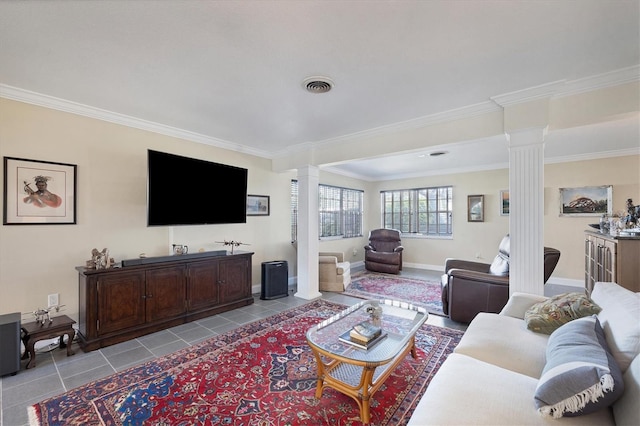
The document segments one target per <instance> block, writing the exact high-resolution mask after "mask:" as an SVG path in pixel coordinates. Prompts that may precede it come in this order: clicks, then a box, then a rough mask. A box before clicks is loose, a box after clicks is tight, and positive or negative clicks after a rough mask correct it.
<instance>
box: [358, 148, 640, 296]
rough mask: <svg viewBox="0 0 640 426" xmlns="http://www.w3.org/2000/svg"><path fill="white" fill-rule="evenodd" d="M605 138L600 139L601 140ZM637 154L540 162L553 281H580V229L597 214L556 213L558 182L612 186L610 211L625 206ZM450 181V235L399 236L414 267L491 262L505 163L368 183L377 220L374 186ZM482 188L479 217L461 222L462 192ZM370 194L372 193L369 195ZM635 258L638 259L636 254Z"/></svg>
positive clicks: (634, 184) (637, 177)
mask: <svg viewBox="0 0 640 426" xmlns="http://www.w3.org/2000/svg"><path fill="white" fill-rule="evenodd" d="M603 143H606V141H603ZM639 171H640V156H638V155H630V156H624V157H612V158H606V159H598V160H589V161H575V162H569V163H561V164H548V165H546V166H545V190H544V193H545V206H544V227H545V238H544V244H545V245H547V246H550V247H555V248H558V249H559V250H560V251H561V252H562V254H561V257H560V262H559V263H558V266H557V267H556V270H555V271H554V275H553V277H552V280H551V281H553V282H558V283H562V284H568V285H582V282H583V279H584V232H583V231H584V230H585V229H587V228H588V224H589V223H597V222H598V220H599V218H598V217H574V216H560V214H559V212H560V206H559V199H560V197H559V188H571V187H582V186H600V185H612V186H613V211H614V212H616V211H621V210H624V209H625V205H626V201H627V199H628V198H632V199H633V200H634V203H635V204H640V172H639ZM441 185H453V191H454V192H453V194H454V206H453V211H454V216H453V238H452V239H431V238H427V239H418V238H415V239H411V238H404V240H403V243H402V245H403V246H404V247H405V251H404V254H403V256H404V257H403V260H404V261H405V262H406V263H407V264H409V265H411V266H417V267H429V268H439V269H441V268H442V266H443V265H444V260H445V259H446V258H447V257H458V258H464V259H470V260H473V259H476V256H477V255H480V258H479V259H478V260H479V261H483V262H491V261H492V260H493V257H494V256H495V254H496V250H497V247H498V244H499V243H500V239H501V238H502V236H504V235H505V234H506V233H508V232H509V222H508V221H509V217H508V216H501V215H500V210H499V209H500V191H501V190H504V189H508V187H509V173H508V170H507V169H503V170H493V171H484V172H474V173H463V174H452V175H441V176H431V177H423V178H414V179H405V180H396V181H390V182H380V183H377V184H375V185H373V187H372V192H374V193H375V194H370V197H369V198H368V200H369V203H368V205H367V207H368V210H369V212H372V213H371V214H370V215H369V222H370V223H371V224H372V227H375V226H379V225H380V223H381V218H380V214H379V206H380V199H379V197H378V196H377V195H378V194H379V192H380V191H383V190H392V189H406V188H418V187H425V186H441ZM475 194H483V195H484V197H485V221H484V222H481V223H479V222H467V216H466V214H467V195H475ZM374 195H376V196H374ZM639 261H640V260H639Z"/></svg>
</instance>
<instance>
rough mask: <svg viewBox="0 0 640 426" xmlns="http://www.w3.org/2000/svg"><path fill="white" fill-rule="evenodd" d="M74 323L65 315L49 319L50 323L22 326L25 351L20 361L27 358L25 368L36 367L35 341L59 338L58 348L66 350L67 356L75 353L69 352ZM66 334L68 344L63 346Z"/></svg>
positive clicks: (33, 323)
mask: <svg viewBox="0 0 640 426" xmlns="http://www.w3.org/2000/svg"><path fill="white" fill-rule="evenodd" d="M75 323H76V322H75V321H74V320H72V319H71V318H69V317H68V316H66V315H61V316H59V317H53V318H51V322H46V323H44V324H41V323H39V322H35V321H34V322H29V323H27V324H22V332H23V333H24V334H23V336H22V343H24V347H25V351H24V355H22V359H27V357H29V358H30V359H29V362H28V363H27V367H26V368H32V367H35V366H36V351H35V349H34V346H35V344H36V342H37V341H39V340H44V339H53V338H54V337H59V338H60V348H64V347H65V346H66V348H67V356H71V355H73V354H74V353H75V352H74V351H73V350H71V342H73V338H74V337H75V335H76V330H75V329H74V328H73V324H75ZM65 334H67V335H68V336H69V343H68V344H67V345H65V343H64V340H63V337H64V335H65Z"/></svg>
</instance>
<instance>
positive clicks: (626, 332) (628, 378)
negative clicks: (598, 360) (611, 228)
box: [409, 283, 640, 426]
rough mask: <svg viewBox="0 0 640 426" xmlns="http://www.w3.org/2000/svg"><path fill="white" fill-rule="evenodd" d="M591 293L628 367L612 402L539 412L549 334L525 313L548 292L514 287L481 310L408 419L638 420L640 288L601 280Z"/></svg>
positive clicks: (423, 425) (420, 425) (619, 360)
mask: <svg viewBox="0 0 640 426" xmlns="http://www.w3.org/2000/svg"><path fill="white" fill-rule="evenodd" d="M591 299H592V300H593V302H595V303H596V304H597V305H599V306H600V307H601V308H602V310H601V311H600V312H599V313H598V315H597V316H598V320H599V322H600V324H601V325H602V330H603V331H604V338H605V339H606V342H607V345H608V346H609V348H610V351H611V354H612V355H613V357H614V358H615V361H616V362H615V363H616V364H617V365H618V366H619V367H620V370H621V372H622V374H623V375H622V379H623V381H624V392H623V393H622V396H621V397H620V398H619V399H617V400H616V401H615V402H614V403H613V405H612V406H611V407H609V408H599V409H598V411H596V412H593V413H590V414H584V415H580V416H577V417H562V418H559V419H553V418H549V417H544V416H543V415H542V414H540V413H539V412H538V410H537V407H536V404H535V402H534V394H535V393H536V388H537V387H538V383H539V381H541V380H540V378H541V376H542V373H543V369H545V364H546V363H547V355H546V351H547V343H548V341H549V338H550V336H549V335H546V334H540V333H535V332H533V331H530V330H528V329H527V326H526V323H525V321H524V319H523V318H524V314H525V312H526V311H527V309H529V308H530V307H531V306H532V305H533V304H535V303H538V302H540V301H542V300H545V298H544V297H541V296H534V295H530V294H524V293H515V294H513V295H512V296H511V297H510V299H509V301H508V302H507V305H506V306H505V307H504V309H503V310H502V311H501V312H500V313H499V314H490V313H480V314H479V315H478V316H477V317H476V318H475V319H474V320H473V321H472V322H471V324H470V325H469V327H468V329H467V331H466V333H465V334H464V336H463V337H462V340H461V341H460V344H459V345H458V346H457V347H456V349H455V351H454V353H453V354H451V355H450V356H449V357H448V358H447V359H446V361H445V362H444V363H443V365H442V367H441V368H440V370H439V371H438V372H437V373H436V375H435V376H434V378H433V379H432V381H431V383H430V384H429V387H428V388H427V390H426V392H425V394H424V395H423V396H422V398H421V399H420V401H419V403H418V405H417V407H416V410H415V412H414V413H413V415H412V417H411V419H410V421H409V425H414V426H427V425H492V426H493V425H554V424H555V425H598V426H603V425H614V424H617V425H636V426H637V425H640V355H638V354H639V353H640V293H633V292H631V291H629V290H627V289H625V288H623V287H621V286H619V285H617V284H615V283H596V285H595V288H594V291H593V292H592V294H591ZM589 319H590V320H591V321H595V320H594V319H593V317H591V318H589ZM574 321H577V320H574ZM572 322H573V321H572ZM549 346H552V345H551V344H550V345H549ZM541 382H542V381H541ZM618 389H619V388H618Z"/></svg>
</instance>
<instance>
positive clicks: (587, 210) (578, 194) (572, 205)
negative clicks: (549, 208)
mask: <svg viewBox="0 0 640 426" xmlns="http://www.w3.org/2000/svg"><path fill="white" fill-rule="evenodd" d="M612 197H613V186H611V185H604V186H583V187H581V188H560V203H559V204H560V216H602V215H603V214H608V215H610V214H612V210H613V206H612Z"/></svg>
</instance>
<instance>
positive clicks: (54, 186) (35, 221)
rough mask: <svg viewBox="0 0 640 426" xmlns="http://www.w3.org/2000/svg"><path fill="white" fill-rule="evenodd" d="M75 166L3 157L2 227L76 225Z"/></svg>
mask: <svg viewBox="0 0 640 426" xmlns="http://www.w3.org/2000/svg"><path fill="white" fill-rule="evenodd" d="M76 169H77V166H76V165H75V164H64V163H54V162H51V161H38V160H27V159H25V158H13V157H4V214H3V224H4V225H43V224H46V225H73V224H75V223H76Z"/></svg>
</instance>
